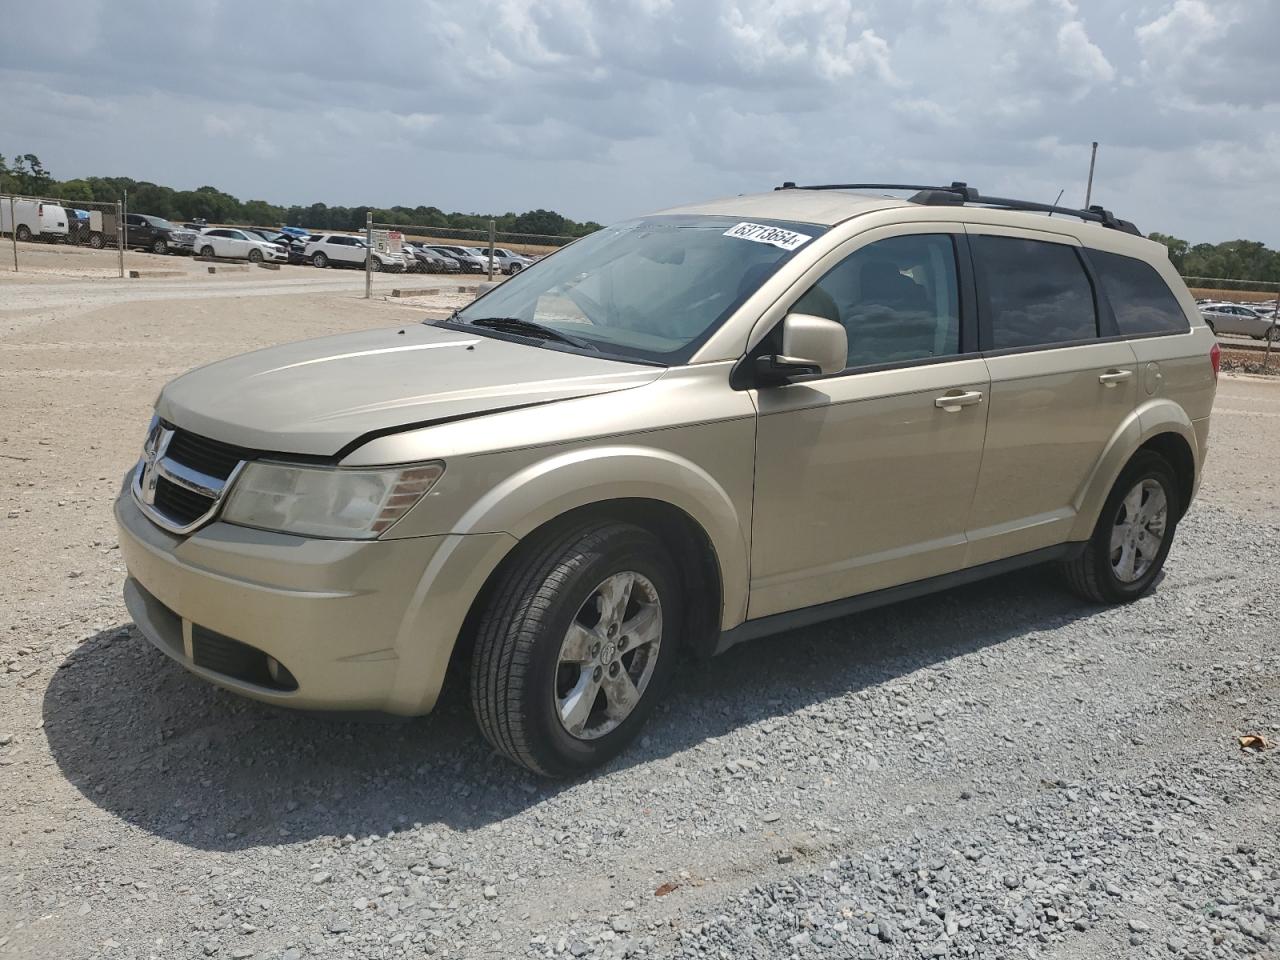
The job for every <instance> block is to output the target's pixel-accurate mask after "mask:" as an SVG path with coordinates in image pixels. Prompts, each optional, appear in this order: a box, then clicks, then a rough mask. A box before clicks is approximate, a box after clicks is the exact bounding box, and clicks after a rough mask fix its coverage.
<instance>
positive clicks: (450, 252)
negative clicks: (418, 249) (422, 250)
mask: <svg viewBox="0 0 1280 960" xmlns="http://www.w3.org/2000/svg"><path fill="white" fill-rule="evenodd" d="M427 249H428V250H431V251H434V252H435V253H438V254H441V255H442V256H446V257H449V258H451V259H453V260H456V261H457V262H458V264H459V266H460V267H461V269H462V272H463V273H488V272H489V262H488V260H481V259H480V258H479V257H478V256H476V254H474V253H472V252H471V251H470V250H468V249H466V248H465V247H446V246H441V245H435V244H433V245H432V246H430V247H428V248H427Z"/></svg>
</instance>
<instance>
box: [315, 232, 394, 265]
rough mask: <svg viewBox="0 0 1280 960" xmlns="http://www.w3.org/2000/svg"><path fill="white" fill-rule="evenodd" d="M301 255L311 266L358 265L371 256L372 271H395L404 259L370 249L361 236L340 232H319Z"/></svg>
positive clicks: (363, 263)
mask: <svg viewBox="0 0 1280 960" xmlns="http://www.w3.org/2000/svg"><path fill="white" fill-rule="evenodd" d="M303 256H305V257H306V259H307V261H308V262H309V263H310V264H311V265H312V266H313V267H328V266H334V267H360V268H362V269H363V267H364V265H365V260H366V258H367V257H369V256H372V258H373V260H372V263H371V265H370V268H371V269H372V270H373V271H374V273H379V272H382V271H384V270H385V271H387V272H389V273H395V272H398V271H401V270H403V269H404V259H403V258H402V257H398V256H393V255H392V254H389V253H383V252H381V251H379V250H370V249H369V247H368V245H367V244H366V243H365V241H364V238H363V237H351V236H346V235H344V234H340V233H329V234H321V235H320V236H317V237H312V238H311V240H310V242H308V243H307V246H306V249H305V250H304V252H303Z"/></svg>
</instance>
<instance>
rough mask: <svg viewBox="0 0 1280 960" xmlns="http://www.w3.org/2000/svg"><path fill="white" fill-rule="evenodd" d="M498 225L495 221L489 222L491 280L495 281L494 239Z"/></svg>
mask: <svg viewBox="0 0 1280 960" xmlns="http://www.w3.org/2000/svg"><path fill="white" fill-rule="evenodd" d="M496 228H497V224H496V222H495V221H493V220H490V221H489V279H490V280H492V279H493V239H494V235H495V231H496Z"/></svg>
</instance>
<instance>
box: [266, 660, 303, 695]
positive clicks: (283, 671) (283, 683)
mask: <svg viewBox="0 0 1280 960" xmlns="http://www.w3.org/2000/svg"><path fill="white" fill-rule="evenodd" d="M267 676H269V677H270V678H271V681H272V683H274V684H275V685H276V686H277V687H280V688H281V689H282V690H297V689H298V681H297V680H295V679H294V676H293V674H292V673H290V672H289V668H288V667H286V666H285V665H284V664H283V663H281V662H280V661H279V660H277V659H276V658H275V657H272V656H268V657H267Z"/></svg>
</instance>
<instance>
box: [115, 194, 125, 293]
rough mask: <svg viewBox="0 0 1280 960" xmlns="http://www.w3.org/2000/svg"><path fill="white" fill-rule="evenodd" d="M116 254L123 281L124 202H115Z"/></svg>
mask: <svg viewBox="0 0 1280 960" xmlns="http://www.w3.org/2000/svg"><path fill="white" fill-rule="evenodd" d="M116 253H117V254H118V255H119V257H120V279H121V280H123V279H124V202H123V201H122V200H117V201H116Z"/></svg>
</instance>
